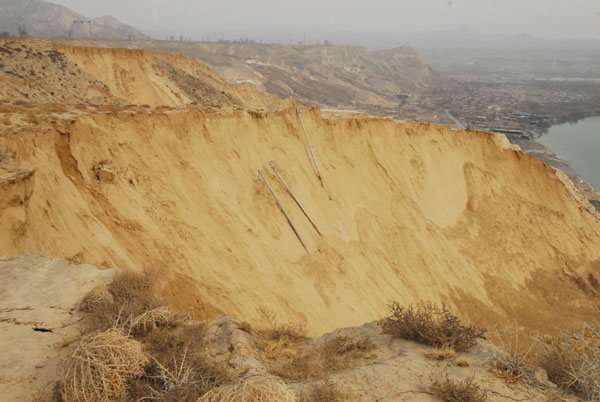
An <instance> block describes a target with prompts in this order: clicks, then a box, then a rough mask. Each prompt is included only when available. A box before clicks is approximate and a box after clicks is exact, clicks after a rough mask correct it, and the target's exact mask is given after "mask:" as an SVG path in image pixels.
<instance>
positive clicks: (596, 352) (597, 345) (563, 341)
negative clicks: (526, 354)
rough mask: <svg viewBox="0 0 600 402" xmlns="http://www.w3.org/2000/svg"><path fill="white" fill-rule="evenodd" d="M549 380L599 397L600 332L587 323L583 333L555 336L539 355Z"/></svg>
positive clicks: (586, 395) (577, 392)
mask: <svg viewBox="0 0 600 402" xmlns="http://www.w3.org/2000/svg"><path fill="white" fill-rule="evenodd" d="M539 363H540V365H541V366H542V368H543V369H544V370H546V373H547V374H548V379H549V380H550V381H552V382H554V383H555V384H557V385H558V386H560V387H561V388H563V389H565V390H569V391H571V392H573V393H574V394H575V395H577V396H579V397H581V398H584V399H587V400H594V401H595V400H598V399H600V331H599V330H598V328H593V327H591V326H589V325H585V326H584V327H583V329H582V330H581V332H579V333H571V334H566V335H564V336H563V337H562V338H559V339H554V340H553V341H552V342H550V344H549V345H547V346H546V348H545V350H544V351H543V352H542V353H541V354H540V356H539Z"/></svg>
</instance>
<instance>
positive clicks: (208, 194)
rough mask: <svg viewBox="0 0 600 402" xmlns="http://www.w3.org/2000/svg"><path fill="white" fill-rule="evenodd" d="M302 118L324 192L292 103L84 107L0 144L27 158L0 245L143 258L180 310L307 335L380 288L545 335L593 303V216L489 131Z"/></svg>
mask: <svg viewBox="0 0 600 402" xmlns="http://www.w3.org/2000/svg"><path fill="white" fill-rule="evenodd" d="M303 116H304V122H305V125H306V128H307V130H308V132H309V133H310V135H311V139H312V141H313V146H314V149H315V152H316V154H317V156H318V158H319V161H320V165H321V169H322V171H323V177H324V180H325V188H322V187H321V185H320V183H319V181H318V179H317V177H316V174H315V172H314V168H313V167H312V164H311V160H310V157H309V153H308V149H307V147H306V144H305V140H304V137H303V135H302V132H301V128H300V124H299V121H298V118H297V116H296V113H295V111H294V110H293V109H289V110H286V111H282V112H279V113H273V114H259V113H248V112H236V113H232V114H205V113H202V112H199V111H197V110H194V109H188V110H181V111H174V112H167V113H161V112H147V113H140V114H135V113H131V112H121V113H113V114H96V115H88V116H84V117H80V118H78V119H76V120H73V121H71V122H61V121H59V122H56V123H55V124H54V126H53V127H49V128H47V129H45V130H36V131H31V132H25V133H21V134H19V135H18V136H13V137H11V138H10V139H6V141H4V144H0V145H2V146H5V147H7V148H8V150H9V151H10V152H9V153H10V154H11V155H13V158H12V161H11V163H13V164H14V165H15V166H16V167H19V168H23V169H31V168H36V169H37V170H36V172H35V175H34V178H35V180H31V183H32V185H33V190H32V191H30V194H29V198H28V203H27V205H26V211H25V212H24V213H23V216H24V218H23V221H24V222H22V223H20V225H19V227H18V232H16V231H15V232H9V233H3V236H1V237H0V255H2V254H13V255H14V254H23V253H36V254H45V255H51V256H58V257H71V256H74V255H78V258H80V257H81V258H82V260H83V261H85V262H89V263H93V264H97V265H104V266H113V265H117V266H123V267H129V268H133V269H137V270H139V269H142V268H144V267H153V268H158V269H159V270H161V271H163V272H165V273H168V275H167V277H166V279H165V284H166V283H168V281H171V283H170V286H169V288H168V289H166V290H165V292H166V293H167V294H168V295H169V296H170V297H171V300H172V301H173V302H175V303H176V304H177V305H178V306H179V307H180V308H182V309H186V310H188V311H201V310H203V309H206V306H205V305H204V304H203V303H204V301H206V302H208V304H209V305H212V307H214V308H217V309H219V310H220V311H222V312H227V313H231V314H235V315H237V316H239V317H240V318H242V319H246V320H250V321H252V320H254V319H257V318H258V317H259V312H258V310H260V309H261V308H262V307H265V308H267V309H270V310H273V311H274V312H275V313H276V314H277V316H278V318H279V319H281V320H284V321H302V322H306V323H307V325H308V328H309V329H310V331H311V332H312V333H322V332H324V331H328V330H332V329H335V328H338V327H344V326H350V325H358V324H361V323H364V322H365V321H369V320H373V319H377V318H379V317H381V316H382V314H384V312H385V310H386V303H387V302H389V301H390V300H398V301H400V302H406V303H408V302H411V301H415V300H432V301H444V302H446V303H449V304H450V305H451V306H453V307H456V308H457V310H458V311H459V312H460V313H461V314H462V315H463V316H465V317H466V318H468V319H471V320H473V321H474V322H476V323H480V324H483V325H490V324H491V323H495V322H498V321H513V320H516V321H517V322H518V323H520V324H523V325H525V326H527V327H529V328H534V329H537V330H542V331H548V332H552V331H556V330H557V329H558V328H566V327H569V326H573V325H578V323H579V322H580V320H582V319H589V318H590V317H592V316H593V315H594V314H596V310H595V307H594V306H595V304H596V303H597V301H598V296H597V290H595V289H594V288H593V280H592V282H591V283H590V282H589V281H588V278H589V274H590V273H591V274H592V275H594V277H596V278H600V224H599V223H598V221H597V220H596V218H595V217H594V216H592V215H591V214H590V212H589V211H587V210H586V209H585V208H584V207H583V206H582V204H581V203H580V202H579V201H577V200H576V199H575V198H574V196H573V194H572V193H571V192H570V190H569V189H567V188H566V187H565V185H564V184H563V182H562V181H561V180H560V179H559V178H558V177H557V176H556V174H555V172H554V170H553V169H552V168H550V167H549V166H547V165H545V164H543V163H542V162H540V161H539V160H538V159H535V158H531V157H528V156H527V155H525V153H523V152H521V151H517V150H513V149H510V148H509V147H507V146H506V144H505V142H503V141H502V140H503V137H502V136H496V135H492V134H486V133H480V132H468V131H452V130H451V129H449V128H448V127H444V126H435V125H428V124H421V123H396V122H393V121H390V120H384V119H374V118H354V119H338V120H329V119H324V118H322V117H321V115H320V112H319V111H318V110H305V111H304V114H303ZM270 160H274V161H275V162H276V164H277V165H278V167H279V170H280V172H281V174H282V176H283V177H284V178H285V179H286V181H287V182H288V184H289V185H290V186H291V187H292V189H293V190H294V191H295V193H296V195H297V196H298V197H299V199H300V200H301V201H302V202H303V204H304V206H305V207H306V209H307V210H308V211H309V212H310V213H311V215H312V217H313V218H314V220H315V222H316V223H317V225H318V226H319V228H320V230H321V231H322V232H323V236H319V235H317V233H316V231H315V230H314V229H313V228H312V227H311V225H310V223H309V222H308V221H307V220H306V219H305V218H304V217H303V215H302V214H301V212H300V211H299V209H298V208H297V207H296V206H295V204H294V202H293V200H292V199H291V198H290V197H289V196H288V195H286V194H285V191H284V190H283V188H282V187H281V185H279V183H278V182H277V181H276V179H275V177H274V176H273V173H272V172H271V170H270V169H269V168H268V161H270ZM259 168H261V169H263V171H264V172H265V173H266V174H267V175H268V178H269V180H270V181H271V184H272V186H273V187H274V189H275V191H276V192H277V194H278V195H279V196H280V198H281V200H282V203H283V205H284V207H285V208H286V209H287V211H288V212H289V214H290V216H291V218H292V220H293V222H294V223H295V224H296V225H297V227H298V229H299V232H300V233H301V235H302V236H303V238H304V240H305V242H306V244H307V247H308V250H309V253H306V251H305V250H304V249H303V248H302V246H301V245H300V243H299V242H298V240H297V239H296V238H295V236H294V234H293V232H292V231H291V229H290V228H289V226H288V225H287V223H286V221H285V218H284V217H283V215H282V214H281V213H280V211H279V210H278V209H277V206H276V205H275V203H274V201H273V199H272V198H271V195H270V194H269V192H268V190H267V189H266V187H265V185H264V183H263V182H262V181H261V180H260V179H259V177H258V175H257V169H259ZM3 208H5V206H4V205H0V220H2V219H4V215H3ZM24 208H25V207H24ZM0 227H2V228H5V227H6V225H4V224H0ZM15 230H16V229H15Z"/></svg>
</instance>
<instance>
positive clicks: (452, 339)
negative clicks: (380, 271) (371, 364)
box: [382, 302, 485, 352]
mask: <svg viewBox="0 0 600 402" xmlns="http://www.w3.org/2000/svg"><path fill="white" fill-rule="evenodd" d="M388 308H389V311H390V315H389V316H388V317H386V318H384V319H383V322H382V327H383V332H384V333H386V334H390V335H392V336H395V337H398V338H403V339H409V340H413V341H416V342H419V343H423V344H425V345H429V346H434V347H438V348H442V347H445V348H452V349H454V350H455V351H457V352H461V351H466V350H468V349H470V348H471V347H473V346H475V344H476V343H477V339H478V338H481V337H483V335H484V334H485V330H482V329H476V328H473V327H465V326H463V325H462V324H461V323H460V320H459V319H458V318H457V317H456V316H454V315H452V313H450V311H449V310H448V308H447V307H446V306H445V305H443V304H442V306H441V307H438V306H436V305H434V304H431V303H426V304H425V303H421V304H416V305H410V306H408V307H402V306H400V305H399V304H398V303H396V302H393V303H390V304H389V305H388Z"/></svg>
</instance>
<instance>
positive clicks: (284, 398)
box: [198, 375, 297, 402]
mask: <svg viewBox="0 0 600 402" xmlns="http://www.w3.org/2000/svg"><path fill="white" fill-rule="evenodd" d="M296 400H297V398H296V395H295V394H294V392H292V391H291V390H290V389H289V388H288V386H287V385H286V384H285V383H284V382H283V381H281V380H280V379H279V378H277V377H273V376H267V375H255V376H251V377H246V378H242V379H240V380H239V381H238V382H236V383H235V384H231V385H225V386H221V387H217V388H214V389H212V390H210V391H209V392H207V393H206V394H204V395H203V396H202V397H201V398H200V399H198V402H226V401H227V402H234V401H248V402H262V401H264V402H272V401H280V402H288V401H289V402H295V401H296Z"/></svg>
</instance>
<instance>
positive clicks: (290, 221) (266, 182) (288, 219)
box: [258, 169, 310, 254]
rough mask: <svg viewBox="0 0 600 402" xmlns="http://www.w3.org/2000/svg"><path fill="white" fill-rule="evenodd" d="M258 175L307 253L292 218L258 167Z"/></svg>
mask: <svg viewBox="0 0 600 402" xmlns="http://www.w3.org/2000/svg"><path fill="white" fill-rule="evenodd" d="M258 175H259V176H260V177H261V178H262V179H263V181H264V182H265V184H266V185H267V187H268V188H269V191H270V192H271V195H272V196H273V198H275V202H276V203H277V206H278V207H279V209H280V210H281V212H282V213H283V215H285V219H287V221H288V223H289V224H290V226H291V227H292V230H293V231H294V233H295V234H296V237H297V238H298V240H300V244H302V247H304V250H306V252H307V253H308V248H306V245H305V244H304V242H303V241H302V237H300V233H298V231H297V230H296V227H295V226H294V224H293V223H292V220H291V219H290V217H289V216H288V214H287V213H286V212H285V209H283V205H281V202H279V198H277V196H276V195H275V192H274V191H273V188H271V185H270V184H269V182H268V181H267V179H266V177H265V176H264V175H263V173H262V172H261V170H260V169H258ZM309 254H310V253H309Z"/></svg>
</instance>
